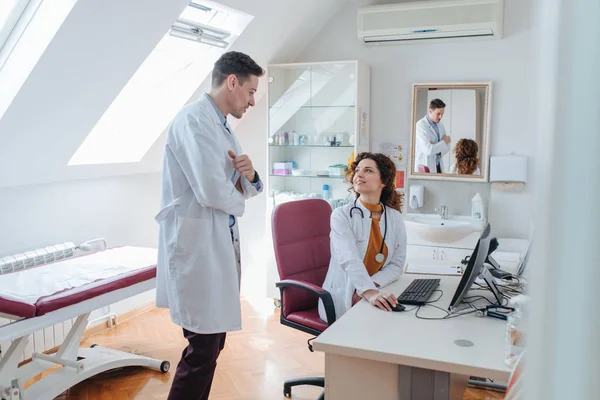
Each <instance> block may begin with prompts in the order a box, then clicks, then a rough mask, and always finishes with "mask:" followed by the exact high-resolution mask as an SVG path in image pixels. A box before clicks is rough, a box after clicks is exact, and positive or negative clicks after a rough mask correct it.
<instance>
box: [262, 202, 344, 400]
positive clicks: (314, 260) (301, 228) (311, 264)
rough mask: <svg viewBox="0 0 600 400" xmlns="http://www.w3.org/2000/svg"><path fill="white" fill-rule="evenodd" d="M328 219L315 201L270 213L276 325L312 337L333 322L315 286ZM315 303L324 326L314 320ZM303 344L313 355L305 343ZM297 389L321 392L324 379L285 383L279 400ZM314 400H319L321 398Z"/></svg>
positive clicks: (323, 269) (319, 281)
mask: <svg viewBox="0 0 600 400" xmlns="http://www.w3.org/2000/svg"><path fill="white" fill-rule="evenodd" d="M330 216H331V206H330V205H329V203H327V202H326V201H325V200H321V199H309V200H299V201H293V202H289V203H284V204H281V205H279V206H277V208H276V209H275V212H274V213H273V221H272V222H273V223H272V230H273V246H274V248H275V260H276V261H277V270H278V271H279V277H280V279H281V281H280V282H278V283H277V284H276V286H277V287H278V288H279V290H280V292H281V318H280V322H281V323H282V324H283V325H287V326H289V327H292V328H294V329H298V330H301V331H302V332H306V333H310V334H312V335H315V336H318V335H319V334H320V333H321V332H323V331H324V330H325V329H326V328H327V326H329V325H331V324H332V323H333V322H335V309H334V307H333V300H332V298H331V294H329V292H327V291H325V290H323V288H322V287H321V285H323V281H324V280H325V275H326V274H327V269H328V268H329V259H330V258H331V253H330V250H329V232H330V226H329V218H330ZM319 298H320V299H321V300H322V301H323V304H324V306H325V312H326V314H327V319H328V320H329V321H330V322H329V324H327V323H326V322H324V321H323V320H321V318H319V312H318V309H317V305H318V299H319ZM311 340H312V339H311ZM308 343H309V345H308V348H309V349H310V351H313V350H312V345H311V344H310V340H309V341H308ZM298 385H313V386H320V387H325V378H323V377H320V378H297V379H290V380H287V381H285V383H284V384H283V394H284V396H286V397H290V396H291V395H292V387H293V386H298ZM319 399H321V400H322V399H324V394H321V396H320V397H319Z"/></svg>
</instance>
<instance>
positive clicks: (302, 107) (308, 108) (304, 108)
mask: <svg viewBox="0 0 600 400" xmlns="http://www.w3.org/2000/svg"><path fill="white" fill-rule="evenodd" d="M354 107H356V106H354V105H346V106H300V107H297V106H286V105H283V106H269V109H273V108H297V109H298V110H310V109H311V108H354Z"/></svg>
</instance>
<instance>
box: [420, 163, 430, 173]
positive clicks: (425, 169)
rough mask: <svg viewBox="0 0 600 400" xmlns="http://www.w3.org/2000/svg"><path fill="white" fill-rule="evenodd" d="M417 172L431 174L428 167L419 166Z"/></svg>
mask: <svg viewBox="0 0 600 400" xmlns="http://www.w3.org/2000/svg"><path fill="white" fill-rule="evenodd" d="M417 170H418V171H419V172H429V167H428V166H427V165H419V166H417Z"/></svg>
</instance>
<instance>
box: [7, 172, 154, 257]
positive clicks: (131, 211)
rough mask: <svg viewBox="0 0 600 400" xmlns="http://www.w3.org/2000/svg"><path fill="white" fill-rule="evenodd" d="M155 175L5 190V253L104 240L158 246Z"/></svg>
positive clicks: (109, 242)
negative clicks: (98, 238) (90, 240)
mask: <svg viewBox="0 0 600 400" xmlns="http://www.w3.org/2000/svg"><path fill="white" fill-rule="evenodd" d="M159 206H160V175H159V174H156V173H152V174H143V175H129V176H122V177H114V178H102V179H89V180H82V181H71V182H64V183H53V184H44V185H32V186H18V187H12V188H3V189H0V209H2V210H3V211H2V213H0V227H2V229H0V254H2V255H9V254H13V253H16V252H20V251H24V250H32V249H34V248H39V247H42V246H48V245H53V244H57V243H61V242H63V241H71V242H74V243H75V244H78V243H81V242H83V241H85V240H89V239H93V238H96V237H104V238H105V239H106V240H107V241H108V244H109V246H111V247H112V246H120V245H133V246H150V247H156V245H157V240H158V225H157V224H156V222H155V221H154V216H155V215H156V213H157V212H158V210H159Z"/></svg>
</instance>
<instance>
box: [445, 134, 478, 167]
mask: <svg viewBox="0 0 600 400" xmlns="http://www.w3.org/2000/svg"><path fill="white" fill-rule="evenodd" d="M454 152H455V153H456V163H455V164H452V166H451V167H450V173H451V174H459V175H481V172H480V171H479V157H477V154H479V146H478V145H477V142H475V141H474V140H471V139H460V140H459V141H458V142H456V146H455V147H454Z"/></svg>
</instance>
